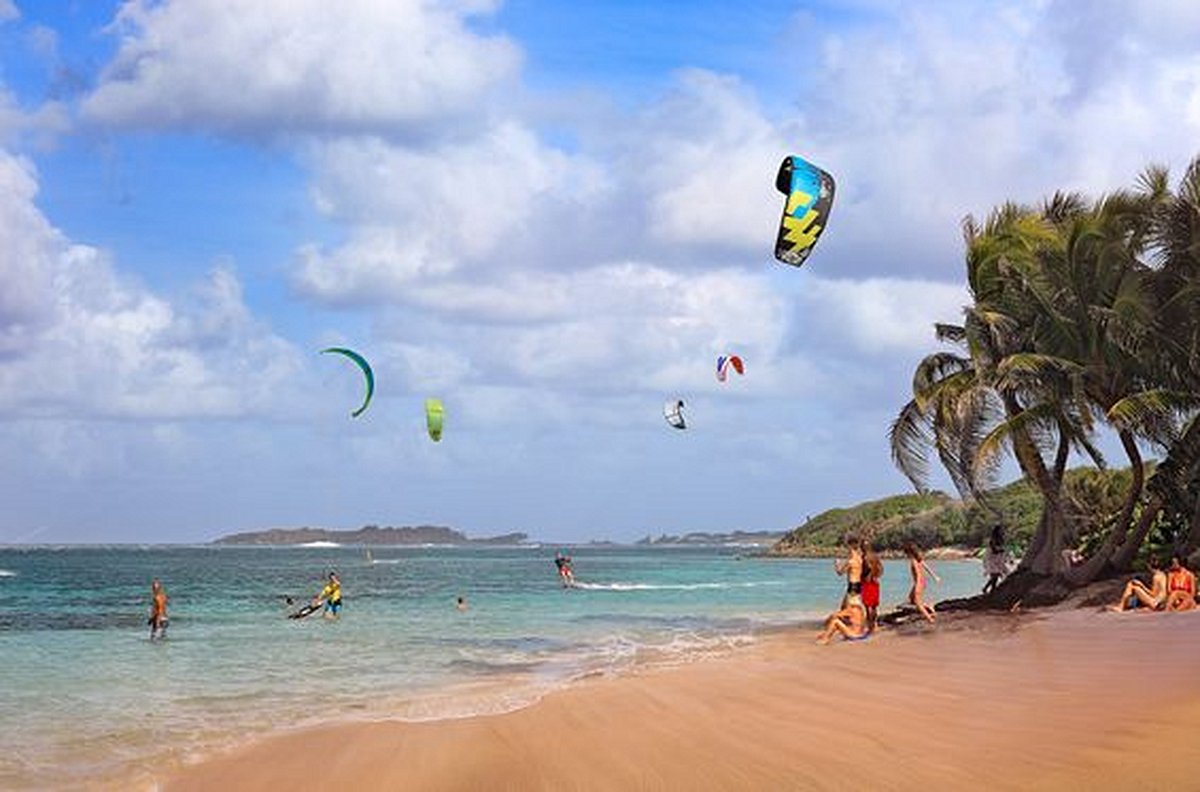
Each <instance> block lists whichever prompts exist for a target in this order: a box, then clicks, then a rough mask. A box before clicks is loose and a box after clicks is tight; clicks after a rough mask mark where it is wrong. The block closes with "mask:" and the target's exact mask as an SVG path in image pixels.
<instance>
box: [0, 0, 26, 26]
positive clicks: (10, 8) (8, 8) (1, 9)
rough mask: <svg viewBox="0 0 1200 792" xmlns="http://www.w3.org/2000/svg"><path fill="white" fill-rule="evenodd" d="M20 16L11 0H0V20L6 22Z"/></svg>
mask: <svg viewBox="0 0 1200 792" xmlns="http://www.w3.org/2000/svg"><path fill="white" fill-rule="evenodd" d="M19 16H21V12H20V11H18V10H17V6H16V3H14V2H13V0H0V22H7V21H8V20H10V19H16V18H17V17H19Z"/></svg>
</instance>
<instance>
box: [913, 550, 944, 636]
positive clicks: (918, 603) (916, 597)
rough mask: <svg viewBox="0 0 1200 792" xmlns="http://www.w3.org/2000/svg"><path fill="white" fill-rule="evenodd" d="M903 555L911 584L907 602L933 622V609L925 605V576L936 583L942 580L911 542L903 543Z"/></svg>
mask: <svg viewBox="0 0 1200 792" xmlns="http://www.w3.org/2000/svg"><path fill="white" fill-rule="evenodd" d="M904 554H905V555H906V556H908V571H909V572H910V573H911V574H912V579H913V584H912V588H911V589H910V590H909V592H908V601H909V602H910V603H911V604H912V605H913V607H915V608H916V609H917V611H918V612H919V613H920V614H921V615H922V616H924V617H925V618H926V619H927V620H929V621H933V620H934V616H933V608H931V607H930V606H929V605H926V604H925V585H926V582H925V575H926V574H927V573H928V574H929V575H930V576H931V577H932V578H933V579H934V580H936V581H937V582H938V583H941V582H942V579H941V578H940V577H938V576H937V573H936V572H934V571H933V570H932V569H930V568H929V565H928V564H926V563H925V556H924V555H922V554H921V550H920V548H918V547H917V545H916V544H915V543H913V542H905V543H904Z"/></svg>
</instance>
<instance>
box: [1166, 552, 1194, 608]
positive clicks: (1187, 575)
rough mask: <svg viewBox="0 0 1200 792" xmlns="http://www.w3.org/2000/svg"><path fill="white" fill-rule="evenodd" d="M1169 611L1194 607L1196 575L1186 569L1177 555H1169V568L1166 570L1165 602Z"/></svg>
mask: <svg viewBox="0 0 1200 792" xmlns="http://www.w3.org/2000/svg"><path fill="white" fill-rule="evenodd" d="M1166 609H1167V610H1169V611H1190V610H1195V609H1196V575H1195V574H1193V573H1192V571H1191V570H1190V569H1188V568H1187V567H1186V566H1185V565H1184V563H1183V558H1182V557H1180V556H1179V555H1174V556H1172V557H1171V569H1170V570H1169V571H1168V572H1167V602H1166Z"/></svg>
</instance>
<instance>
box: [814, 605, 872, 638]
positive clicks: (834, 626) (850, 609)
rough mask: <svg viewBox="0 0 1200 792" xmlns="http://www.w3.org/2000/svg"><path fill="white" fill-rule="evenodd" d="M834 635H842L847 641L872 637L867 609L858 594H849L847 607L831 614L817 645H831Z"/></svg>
mask: <svg viewBox="0 0 1200 792" xmlns="http://www.w3.org/2000/svg"><path fill="white" fill-rule="evenodd" d="M834 633H840V634H841V636H842V637H843V638H845V639H846V640H847V641H860V640H862V639H863V638H866V637H867V636H868V635H870V633H869V632H867V609H866V607H865V606H864V605H863V601H862V597H860V596H859V595H858V594H848V595H847V596H846V607H844V608H842V609H841V610H840V611H838V612H837V613H832V614H830V616H829V618H828V619H826V620H825V629H824V630H822V631H821V633H820V635H818V636H817V643H819V644H827V643H829V639H830V638H832V637H833V636H834Z"/></svg>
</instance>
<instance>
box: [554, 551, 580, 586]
mask: <svg viewBox="0 0 1200 792" xmlns="http://www.w3.org/2000/svg"><path fill="white" fill-rule="evenodd" d="M554 565H555V566H556V567H558V577H559V579H560V580H561V581H562V584H563V588H567V587H569V586H574V585H575V571H574V570H573V569H571V556H569V555H563V553H562V551H561V550H560V551H559V552H557V553H555V554H554Z"/></svg>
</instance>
